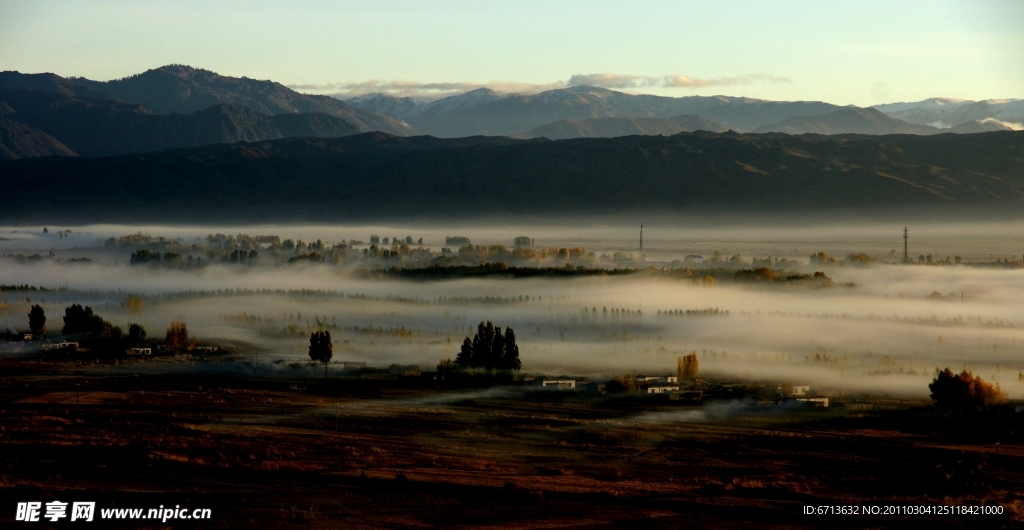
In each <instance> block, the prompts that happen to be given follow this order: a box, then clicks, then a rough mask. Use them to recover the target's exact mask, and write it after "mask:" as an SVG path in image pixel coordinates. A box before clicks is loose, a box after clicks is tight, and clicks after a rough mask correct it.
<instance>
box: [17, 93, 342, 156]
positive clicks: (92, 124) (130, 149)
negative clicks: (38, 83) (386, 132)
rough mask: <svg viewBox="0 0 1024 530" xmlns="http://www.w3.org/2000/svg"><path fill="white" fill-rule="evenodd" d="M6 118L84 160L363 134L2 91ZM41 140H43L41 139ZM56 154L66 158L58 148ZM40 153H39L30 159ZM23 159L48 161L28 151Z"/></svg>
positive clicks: (298, 118)
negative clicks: (236, 144) (163, 111)
mask: <svg viewBox="0 0 1024 530" xmlns="http://www.w3.org/2000/svg"><path fill="white" fill-rule="evenodd" d="M0 102H2V104H3V105H4V107H5V108H6V109H9V110H8V111H6V113H5V114H6V115H5V117H6V118H7V119H9V120H14V121H18V122H21V123H23V124H25V125H26V126H28V127H31V128H33V129H36V130H39V131H40V132H42V133H44V134H46V135H47V136H49V137H52V138H53V139H56V140H58V141H59V143H61V144H62V145H64V146H66V147H67V148H68V149H70V151H72V152H73V153H72V154H74V153H77V154H78V155H82V156H108V155H118V154H132V153H144V152H147V151H157V150H161V149H167V148H177V147H198V146H201V145H206V144H213V143H235V142H243V141H250V142H251V141H260V140H273V139H278V138H284V137H286V136H345V135H350V134H357V133H359V132H360V131H359V129H358V128H357V127H356V126H354V125H352V124H350V123H348V122H347V121H345V120H343V119H341V118H337V117H334V116H328V115H326V114H279V115H276V116H267V115H265V114H261V113H259V112H256V111H253V110H250V109H248V108H246V107H239V106H231V105H216V106H213V107H209V108H207V109H204V110H201V111H197V112H193V113H191V114H153V113H152V112H150V110H149V109H147V108H146V107H143V106H140V105H134V104H128V103H121V102H118V101H115V100H111V99H101V100H97V99H89V98H77V97H72V96H65V95H61V94H59V93H54V92H40V91H35V90H20V89H19V90H9V89H0ZM39 141H42V140H39ZM54 149H56V151H55V152H54V153H53V154H64V155H65V156H67V153H63V152H61V150H60V149H59V148H57V147H54ZM28 153H39V154H34V155H33V154H28ZM20 156H46V153H45V151H41V150H38V149H36V150H29V151H26V152H25V153H23V154H21V155H20Z"/></svg>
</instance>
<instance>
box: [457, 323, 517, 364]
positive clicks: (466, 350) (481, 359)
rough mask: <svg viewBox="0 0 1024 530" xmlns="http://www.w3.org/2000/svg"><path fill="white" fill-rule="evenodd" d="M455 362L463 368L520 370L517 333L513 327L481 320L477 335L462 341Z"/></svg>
mask: <svg viewBox="0 0 1024 530" xmlns="http://www.w3.org/2000/svg"><path fill="white" fill-rule="evenodd" d="M455 363H456V364H458V365H459V366H461V367H462V368H483V369H485V370H513V371H515V370H519V369H520V368H522V362H520V360H519V346H517V345H516V334H515V331H513V330H512V328H511V327H507V328H505V333H504V334H502V332H501V327H500V326H495V325H494V323H493V322H480V324H479V325H478V326H477V331H476V335H474V336H473V338H472V339H470V338H469V337H466V339H465V340H463V341H462V347H461V349H460V350H459V354H458V355H457V356H456V357H455Z"/></svg>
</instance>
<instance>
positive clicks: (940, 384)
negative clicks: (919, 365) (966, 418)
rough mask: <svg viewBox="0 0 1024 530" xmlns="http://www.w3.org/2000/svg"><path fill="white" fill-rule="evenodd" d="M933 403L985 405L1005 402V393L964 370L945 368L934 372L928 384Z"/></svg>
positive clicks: (939, 404) (957, 406)
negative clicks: (957, 370)
mask: <svg viewBox="0 0 1024 530" xmlns="http://www.w3.org/2000/svg"><path fill="white" fill-rule="evenodd" d="M928 390H931V392H932V394H931V397H932V400H933V401H935V405H936V406H939V407H943V408H973V407H987V406H990V405H999V404H1002V403H1006V393H1005V392H1003V391H1002V389H1000V388H999V384H996V385H995V386H993V385H992V384H990V383H988V382H986V381H985V380H984V379H982V378H980V377H978V376H976V375H974V374H972V373H971V372H968V371H967V370H964V371H963V372H960V373H959V374H954V373H953V371H952V370H950V369H949V368H946V369H945V370H943V371H941V372H939V373H938V374H936V376H935V379H933V380H932V382H931V384H930V385H928Z"/></svg>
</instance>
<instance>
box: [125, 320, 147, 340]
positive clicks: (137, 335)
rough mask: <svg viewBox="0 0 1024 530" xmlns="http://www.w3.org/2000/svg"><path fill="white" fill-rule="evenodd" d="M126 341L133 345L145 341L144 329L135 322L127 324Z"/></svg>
mask: <svg viewBox="0 0 1024 530" xmlns="http://www.w3.org/2000/svg"><path fill="white" fill-rule="evenodd" d="M128 340H129V341H131V342H132V343H133V344H134V343H139V342H142V341H144V340H146V328H144V327H142V325H141V324H136V323H135V322H132V323H130V324H128Z"/></svg>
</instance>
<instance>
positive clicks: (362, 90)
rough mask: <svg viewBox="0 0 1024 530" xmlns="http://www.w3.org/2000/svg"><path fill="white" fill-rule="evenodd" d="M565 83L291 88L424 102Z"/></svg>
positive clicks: (411, 83) (403, 83) (549, 87)
mask: <svg viewBox="0 0 1024 530" xmlns="http://www.w3.org/2000/svg"><path fill="white" fill-rule="evenodd" d="M565 87H566V84H565V83H564V82H562V81H556V82H553V83H540V84H538V83H520V82H515V81H491V82H489V83H472V82H434V83H423V82H419V81H408V80H396V81H383V80H379V79H370V80H368V81H360V82H355V83H327V84H322V85H315V84H293V85H288V88H291V89H293V90H300V91H310V92H332V94H331V95H333V96H335V97H339V98H341V99H348V98H354V97H358V96H362V95H366V94H387V95H389V96H395V97H408V98H412V99H420V100H435V99H440V98H444V97H448V96H454V95H457V94H463V93H465V92H469V91H471V90H476V89H478V88H489V89H491V90H494V91H495V92H499V93H502V94H512V93H515V94H536V93H539V92H544V91H545V90H553V89H556V88H565Z"/></svg>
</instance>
